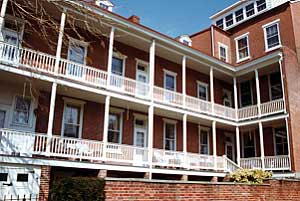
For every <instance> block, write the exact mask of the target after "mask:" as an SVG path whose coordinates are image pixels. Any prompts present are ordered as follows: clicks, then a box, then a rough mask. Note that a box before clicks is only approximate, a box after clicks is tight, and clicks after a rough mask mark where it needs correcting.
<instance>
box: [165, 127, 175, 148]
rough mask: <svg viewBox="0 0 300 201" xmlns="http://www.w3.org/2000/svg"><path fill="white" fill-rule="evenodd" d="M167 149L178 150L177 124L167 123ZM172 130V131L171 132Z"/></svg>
mask: <svg viewBox="0 0 300 201" xmlns="http://www.w3.org/2000/svg"><path fill="white" fill-rule="evenodd" d="M164 130H165V142H164V144H165V146H164V148H165V150H171V151H176V125H175V124H171V123H165V126H164ZM169 132H170V133H169Z"/></svg>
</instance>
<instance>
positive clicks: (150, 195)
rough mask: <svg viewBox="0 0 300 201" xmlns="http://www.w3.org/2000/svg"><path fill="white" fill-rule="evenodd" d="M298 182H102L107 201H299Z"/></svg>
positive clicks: (299, 186)
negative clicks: (259, 183)
mask: <svg viewBox="0 0 300 201" xmlns="http://www.w3.org/2000/svg"><path fill="white" fill-rule="evenodd" d="M299 191H300V182H299V181H284V180H282V181H277V180H274V181H268V182H266V184H264V185H238V184H222V183H218V184H213V183H207V184H184V183H181V184H180V183H178V184H176V183H175V182H174V183H151V182H134V181H132V182H127V181H106V185H105V194H106V200H107V201H113V200H123V201H130V200H139V201H146V200H147V201H151V200H162V201H174V200H178V201H181V200H182V201H192V200H193V201H195V200H199V201H200V200H201V201H205V200H213V201H216V200H222V201H224V200H228V201H229V200H236V201H244V200H248V201H251V200H252V201H269V200H270V201H271V200H300V193H299Z"/></svg>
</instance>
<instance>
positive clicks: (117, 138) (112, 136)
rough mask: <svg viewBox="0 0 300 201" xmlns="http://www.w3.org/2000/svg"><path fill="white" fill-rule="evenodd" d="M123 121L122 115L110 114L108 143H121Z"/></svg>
mask: <svg viewBox="0 0 300 201" xmlns="http://www.w3.org/2000/svg"><path fill="white" fill-rule="evenodd" d="M121 121H122V115H121V114H115V113H111V114H109V122H108V142H112V143H121Z"/></svg>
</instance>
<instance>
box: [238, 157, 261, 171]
mask: <svg viewBox="0 0 300 201" xmlns="http://www.w3.org/2000/svg"><path fill="white" fill-rule="evenodd" d="M241 167H242V168H243V169H262V161H261V158H260V157H252V158H241Z"/></svg>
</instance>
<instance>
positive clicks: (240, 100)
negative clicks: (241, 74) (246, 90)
mask: <svg viewBox="0 0 300 201" xmlns="http://www.w3.org/2000/svg"><path fill="white" fill-rule="evenodd" d="M245 82H250V93H251V105H253V102H254V100H253V89H252V80H246V81H243V82H239V83H238V85H239V102H240V108H243V107H247V106H251V105H247V106H243V105H242V93H241V84H242V83H245Z"/></svg>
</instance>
